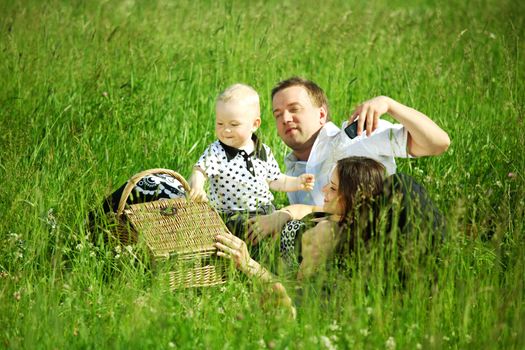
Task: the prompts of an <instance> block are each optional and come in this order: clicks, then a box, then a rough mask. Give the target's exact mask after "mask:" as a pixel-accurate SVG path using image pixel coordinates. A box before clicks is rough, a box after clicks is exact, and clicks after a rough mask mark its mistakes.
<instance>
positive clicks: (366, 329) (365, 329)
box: [359, 328, 370, 337]
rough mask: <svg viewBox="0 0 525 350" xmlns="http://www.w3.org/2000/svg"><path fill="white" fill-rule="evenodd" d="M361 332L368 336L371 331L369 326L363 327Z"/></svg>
mask: <svg viewBox="0 0 525 350" xmlns="http://www.w3.org/2000/svg"><path fill="white" fill-rule="evenodd" d="M359 333H361V335H362V336H363V337H367V336H368V335H369V334H370V331H369V330H368V328H363V329H360V330H359Z"/></svg>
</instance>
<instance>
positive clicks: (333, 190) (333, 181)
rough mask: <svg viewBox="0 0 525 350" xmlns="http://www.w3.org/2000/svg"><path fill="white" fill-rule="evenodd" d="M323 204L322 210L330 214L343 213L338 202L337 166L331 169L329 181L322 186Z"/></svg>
mask: <svg viewBox="0 0 525 350" xmlns="http://www.w3.org/2000/svg"><path fill="white" fill-rule="evenodd" d="M323 194H324V205H323V211H324V212H325V213H330V214H338V215H342V214H343V208H342V205H341V204H340V200H339V199H340V197H341V196H340V195H339V174H338V171H337V167H336V168H334V171H332V177H331V178H330V182H328V184H326V185H325V186H324V187H323Z"/></svg>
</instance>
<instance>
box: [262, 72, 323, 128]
mask: <svg viewBox="0 0 525 350" xmlns="http://www.w3.org/2000/svg"><path fill="white" fill-rule="evenodd" d="M292 86H302V87H303V88H304V89H305V90H306V92H307V93H308V96H310V100H311V101H312V104H313V105H314V106H316V107H318V108H319V107H322V106H324V107H325V108H326V120H330V106H329V105H328V98H327V97H326V94H325V93H324V91H323V89H321V88H320V87H319V85H317V84H316V83H314V82H313V81H311V80H308V79H305V78H302V77H291V78H288V79H286V80H283V81H281V82H279V83H277V85H275V87H274V88H273V89H272V100H273V97H274V96H275V94H276V93H278V92H279V91H281V90H284V89H287V88H289V87H292Z"/></svg>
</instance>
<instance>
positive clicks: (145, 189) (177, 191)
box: [103, 174, 186, 213]
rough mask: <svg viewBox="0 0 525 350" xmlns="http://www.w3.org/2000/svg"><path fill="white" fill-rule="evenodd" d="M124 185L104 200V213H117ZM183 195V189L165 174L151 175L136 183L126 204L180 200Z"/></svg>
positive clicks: (184, 192)
mask: <svg viewBox="0 0 525 350" xmlns="http://www.w3.org/2000/svg"><path fill="white" fill-rule="evenodd" d="M126 185H127V182H126V183H125V184H123V185H122V186H120V187H119V188H118V189H117V190H116V191H115V192H113V193H112V194H111V195H109V196H108V197H106V198H105V199H104V203H103V210H104V213H109V212H110V211H112V212H116V211H117V208H118V204H119V201H120V198H121V197H122V192H123V191H124V188H125V187H126ZM185 194H186V191H185V190H184V187H183V186H182V184H181V183H180V182H179V181H178V180H177V179H174V178H173V177H171V176H170V175H167V174H153V175H147V176H145V177H144V178H143V179H142V180H140V181H139V182H138V183H137V185H136V186H135V188H134V189H133V191H131V194H130V195H129V198H128V200H127V201H126V203H127V204H136V203H145V202H152V201H156V200H159V199H171V198H181V197H184V196H185Z"/></svg>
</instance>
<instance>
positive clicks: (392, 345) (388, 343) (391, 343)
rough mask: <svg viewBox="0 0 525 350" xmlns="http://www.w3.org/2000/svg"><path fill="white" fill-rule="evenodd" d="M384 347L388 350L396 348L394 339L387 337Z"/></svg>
mask: <svg viewBox="0 0 525 350" xmlns="http://www.w3.org/2000/svg"><path fill="white" fill-rule="evenodd" d="M385 346H386V348H387V349H388V350H394V349H395V348H396V341H395V339H394V337H389V338H388V339H387V340H386V342H385Z"/></svg>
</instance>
